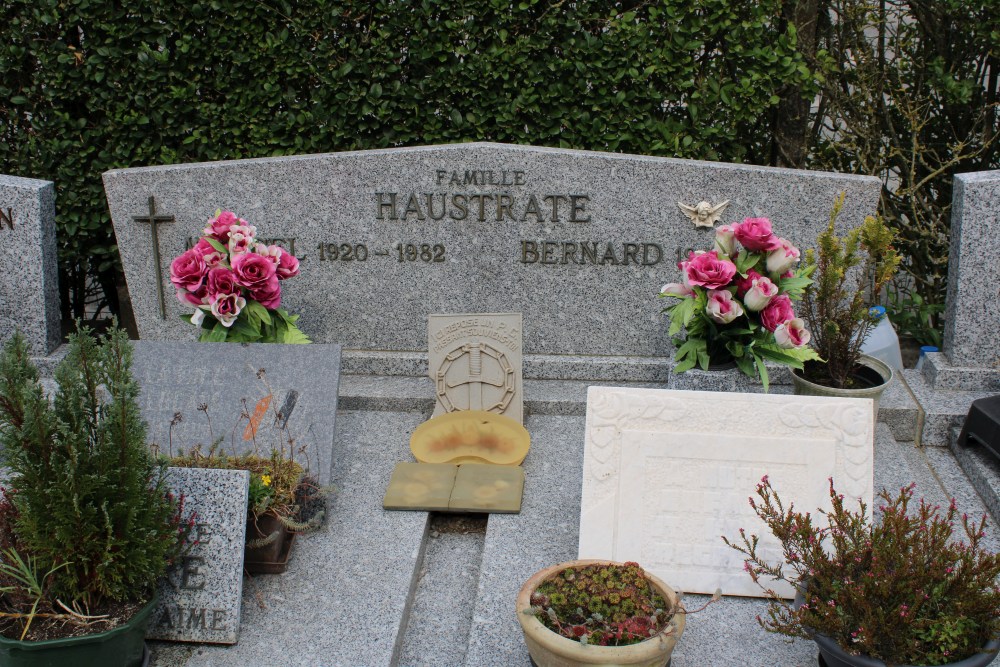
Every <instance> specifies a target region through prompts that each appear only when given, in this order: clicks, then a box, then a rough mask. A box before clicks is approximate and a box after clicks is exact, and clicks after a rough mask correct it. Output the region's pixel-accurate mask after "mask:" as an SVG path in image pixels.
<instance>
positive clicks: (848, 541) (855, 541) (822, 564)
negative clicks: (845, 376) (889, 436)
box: [723, 476, 1000, 667]
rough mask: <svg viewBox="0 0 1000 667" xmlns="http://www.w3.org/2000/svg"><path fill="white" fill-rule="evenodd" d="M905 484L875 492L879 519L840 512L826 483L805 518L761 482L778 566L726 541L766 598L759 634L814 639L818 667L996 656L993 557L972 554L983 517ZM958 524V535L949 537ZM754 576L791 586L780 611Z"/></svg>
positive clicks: (969, 662)
mask: <svg viewBox="0 0 1000 667" xmlns="http://www.w3.org/2000/svg"><path fill="white" fill-rule="evenodd" d="M914 487H915V485H913V484H911V485H910V486H907V487H903V488H902V489H900V491H899V493H898V494H896V495H895V496H893V495H892V494H890V493H889V492H888V491H885V490H883V491H882V492H881V493H880V494H879V495H878V498H879V503H880V504H879V510H880V512H881V520H879V521H877V522H876V521H875V519H874V518H873V517H872V516H871V515H870V514H868V513H867V509H868V508H867V507H866V506H865V504H864V503H860V505H859V509H858V510H857V511H850V510H848V509H846V508H845V506H844V497H843V496H842V495H840V494H838V493H837V492H836V490H835V489H834V485H833V480H832V479H831V480H830V502H831V507H832V509H831V510H830V511H823V510H820V514H822V515H823V516H824V517H825V524H826V525H817V524H815V523H814V516H813V515H811V514H809V513H806V514H803V513H801V512H796V511H795V509H794V507H793V506H791V505H789V506H788V508H787V509H785V505H784V504H783V503H782V501H781V499H780V498H779V497H778V493H777V491H775V490H774V488H773V487H772V486H771V483H770V481H769V480H768V479H767V477H766V476H765V477H764V478H763V479H762V480H761V483H760V484H758V485H757V496H758V498H759V500H758V501H755V500H754V499H753V498H751V499H750V506H751V507H752V508H753V509H754V511H755V512H756V513H757V516H759V517H760V518H761V519H762V520H763V521H764V523H765V524H766V525H767V527H768V529H769V530H770V531H771V533H772V534H773V535H774V536H775V537H776V538H777V539H778V541H779V542H780V544H781V550H782V553H783V554H784V562H783V563H769V562H767V561H766V560H764V558H763V557H762V555H761V553H760V551H759V549H758V537H757V536H756V535H751V536H749V537H748V536H747V535H746V533H745V532H744V531H743V530H741V531H740V538H739V540H738V541H736V542H730V541H729V540H728V539H725V538H723V539H724V540H725V541H726V544H728V545H729V546H730V547H732V548H733V549H736V550H737V551H739V552H740V553H742V554H744V556H746V559H745V569H746V571H747V572H748V573H749V574H750V576H751V577H752V578H753V580H754V581H755V582H757V583H758V585H760V586H761V588H762V589H764V591H765V593H766V594H767V596H768V597H769V598H770V600H771V602H770V605H769V608H768V613H767V618H766V619H762V618H760V617H758V621H759V622H760V624H761V626H763V627H764V629H766V630H767V631H769V632H777V633H781V634H784V635H787V636H789V637H805V638H811V639H813V640H815V642H816V643H817V645H818V646H819V651H820V655H821V656H822V657H823V660H824V661H825V663H826V664H827V665H828V667H885V666H886V665H952V666H953V667H958V666H961V667H982V666H983V665H987V664H989V663H990V662H992V661H993V659H994V658H995V657H996V651H997V649H998V648H1000V641H998V640H997V637H998V629H1000V626H998V623H1000V621H998V619H1000V587H998V584H997V577H998V576H1000V555H997V554H994V553H990V552H988V551H987V550H986V549H985V548H984V546H983V543H982V541H983V538H984V537H985V531H984V529H985V526H986V517H985V516H984V517H983V518H982V519H981V520H980V521H978V522H977V521H974V520H970V519H969V517H968V516H967V515H964V514H961V515H960V513H959V511H958V509H957V508H956V506H955V501H954V500H952V501H951V504H950V505H949V507H948V508H947V509H946V510H943V511H942V509H941V508H940V507H937V506H932V505H930V504H928V503H927V502H926V501H924V500H923V499H921V500H920V502H919V505H918V506H917V507H912V500H913V490H914ZM956 525H961V526H962V532H963V533H964V535H962V536H961V538H960V539H959V538H958V537H956V536H955V535H953V532H954V527H955V526H956ZM762 578H768V579H771V580H781V581H786V582H788V583H790V584H792V585H793V586H794V587H795V589H796V591H797V592H798V594H797V597H796V600H795V603H794V604H792V605H789V604H788V602H787V601H785V600H782V599H781V598H779V597H778V596H777V595H776V594H775V593H774V591H773V590H772V589H770V588H768V587H767V586H765V585H764V584H763V583H761V579H762Z"/></svg>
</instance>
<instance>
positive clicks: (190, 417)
mask: <svg viewBox="0 0 1000 667" xmlns="http://www.w3.org/2000/svg"><path fill="white" fill-rule="evenodd" d="M189 334H190V332H189ZM134 349H135V353H134V359H133V365H132V372H133V375H134V376H135V378H136V380H137V381H138V382H139V384H140V385H141V387H142V392H141V394H140V396H139V405H140V408H141V409H142V415H143V419H145V420H146V422H147V423H148V424H149V428H148V438H149V441H150V443H152V444H153V446H155V447H156V448H157V449H158V450H159V451H160V452H161V453H164V454H167V455H175V454H177V453H179V452H180V451H181V450H189V449H190V448H192V447H196V446H199V445H200V446H201V447H202V448H203V451H208V449H209V448H210V447H211V446H212V444H213V442H215V441H216V440H218V441H219V445H218V446H219V447H220V448H221V449H222V450H223V451H226V452H230V453H247V452H253V453H258V454H261V455H263V456H270V454H271V451H272V448H278V449H279V450H283V451H285V452H286V454H287V455H290V456H292V457H293V458H295V459H296V460H297V461H299V462H300V463H301V464H302V465H303V467H304V468H306V469H307V470H308V471H310V472H312V473H313V474H315V475H316V476H317V478H318V479H319V482H320V483H321V484H326V483H327V482H328V481H329V479H330V467H331V463H332V460H333V441H334V434H335V430H336V411H337V400H336V397H337V393H338V391H339V384H340V346H339V345H332V344H327V345H321V344H313V345H280V344H261V343H257V344H229V343H197V342H161V341H146V340H140V341H135V342H134Z"/></svg>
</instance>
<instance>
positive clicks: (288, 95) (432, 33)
mask: <svg viewBox="0 0 1000 667" xmlns="http://www.w3.org/2000/svg"><path fill="white" fill-rule="evenodd" d="M633 4H634V5H635V7H634V8H633V9H631V10H630V9H628V6H630V5H633ZM781 5H782V2H780V1H779V0H762V1H759V2H754V3H745V2H732V1H731V0H701V1H699V2H696V3H692V2H688V1H686V0H655V1H653V2H649V3H617V2H616V3H612V2H607V1H606V0H600V1H598V0H582V1H581V2H575V3H562V4H552V3H549V2H540V1H538V0H528V1H523V2H511V1H510V0H483V1H477V2H456V1H455V0H421V1H417V2H398V1H395V0H393V1H390V0H374V1H370V0H364V1H360V0H341V1H337V2H323V1H320V2H287V1H283V0H277V1H276V2H267V3H260V2H248V1H247V0H212V1H207V2H197V1H195V2H182V3H169V2H156V3H115V2H93V1H92V0H68V1H67V0H2V2H0V26H2V27H3V35H4V39H3V40H2V41H0V72H3V75H2V79H0V173H11V174H17V175H20V176H29V177H35V178H46V179H50V180H53V181H55V182H56V186H57V189H58V192H57V195H58V197H57V205H58V215H57V219H58V223H59V231H60V233H59V239H60V245H61V258H62V263H63V267H64V269H66V270H69V268H71V267H79V266H85V267H87V268H88V269H89V270H90V271H91V272H96V271H100V270H102V269H106V268H108V267H113V266H114V265H115V264H116V263H117V261H118V259H117V254H116V249H115V247H114V238H113V235H112V231H111V225H110V223H109V218H108V213H107V207H106V204H105V200H104V193H103V189H102V184H101V173H102V172H104V171H106V170H108V169H111V168H117V167H132V166H141V165H151V164H171V163H182V162H195V161H205V160H222V159H237V158H251V157H264V156H273V155H287V154H300V153H317V152H327V151H341V150H351V149H373V148H384V147H391V146H405V145H415V144H433V143H447V142H456V141H473V140H490V141H500V142H509V143H519V144H527V143H532V144H537V145H543V146H564V147H571V148H580V149H597V150H607V151H622V152H631V153H640V154H652V155H667V156H677V157H691V158H701V159H717V160H723V161H727V162H730V161H735V162H756V163H762V162H767V160H768V159H769V156H770V152H771V148H770V131H769V120H768V117H769V114H768V110H769V109H770V108H772V107H774V106H775V105H776V104H777V103H778V101H779V98H778V92H779V91H780V90H782V89H784V88H785V87H789V86H790V87H795V88H801V89H802V94H803V95H804V96H806V97H808V98H809V99H811V98H812V96H813V94H814V92H815V89H816V85H815V82H814V80H813V76H812V73H811V71H810V70H809V69H808V68H807V67H806V66H805V65H804V64H803V59H802V58H801V57H800V56H799V55H798V54H797V52H796V50H795V37H794V34H793V33H791V32H788V31H786V30H784V29H783V28H782V27H781V22H780V21H778V20H776V19H777V17H778V16H780V12H781ZM235 204H236V203H232V204H230V205H235ZM136 213H137V214H138V213H140V212H138V211H137V212H136Z"/></svg>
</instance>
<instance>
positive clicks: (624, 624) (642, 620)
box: [528, 563, 678, 646]
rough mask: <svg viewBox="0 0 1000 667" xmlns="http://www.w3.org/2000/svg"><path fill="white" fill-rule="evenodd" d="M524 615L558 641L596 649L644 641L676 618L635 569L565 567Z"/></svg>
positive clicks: (539, 591)
mask: <svg viewBox="0 0 1000 667" xmlns="http://www.w3.org/2000/svg"><path fill="white" fill-rule="evenodd" d="M528 611H529V613H533V614H535V617H536V618H538V620H539V621H541V622H542V624H544V625H545V627H547V628H548V629H550V630H552V631H553V632H557V633H559V634H560V635H562V636H563V637H567V638H569V639H575V640H579V641H580V642H583V643H585V644H596V645H600V646H626V645H628V644H635V643H638V642H641V641H644V640H646V639H649V638H650V637H653V636H655V635H656V634H657V633H659V632H660V631H661V630H662V629H663V628H665V627H666V626H667V624H668V623H669V622H670V619H671V617H673V615H674V613H675V612H678V610H676V609H674V608H672V607H671V605H670V604H669V601H667V600H664V599H663V596H662V595H660V594H659V593H658V592H657V591H656V589H655V588H654V587H653V585H652V584H651V583H650V581H649V579H647V578H646V573H645V572H644V571H643V569H642V568H641V567H639V564H638V563H625V564H623V565H618V564H593V565H585V566H582V567H568V568H566V569H564V570H562V571H560V572H559V573H558V574H556V575H555V576H553V577H552V578H550V579H547V580H546V581H544V582H543V583H542V584H541V585H540V586H539V587H538V588H537V589H535V591H534V592H533V593H532V594H531V608H530V609H529V610H528Z"/></svg>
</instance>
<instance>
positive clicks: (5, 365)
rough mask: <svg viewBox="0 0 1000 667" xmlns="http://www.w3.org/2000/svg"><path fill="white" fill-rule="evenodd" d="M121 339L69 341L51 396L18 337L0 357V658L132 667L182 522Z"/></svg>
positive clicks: (177, 551)
mask: <svg viewBox="0 0 1000 667" xmlns="http://www.w3.org/2000/svg"><path fill="white" fill-rule="evenodd" d="M131 355H132V348H131V346H130V345H129V342H128V338H127V336H126V334H125V332H124V331H121V330H117V329H114V328H113V329H112V330H111V331H110V332H109V333H107V334H106V335H105V336H104V338H103V339H102V340H100V341H98V340H97V339H95V338H93V337H91V335H90V332H89V330H87V329H82V330H81V331H80V332H79V333H77V334H74V335H72V336H70V341H69V353H68V354H67V355H66V358H65V359H64V360H63V361H62V362H61V363H60V364H59V366H58V368H57V370H56V373H55V379H56V381H57V382H58V389H57V391H56V392H55V395H54V397H53V398H52V401H51V402H50V400H49V398H48V397H47V396H46V394H45V392H44V391H43V389H42V387H41V385H40V383H39V375H38V371H37V369H35V367H34V366H33V365H32V364H31V361H30V357H29V352H28V347H27V345H26V343H25V341H24V339H23V338H22V337H21V336H20V335H16V336H15V337H14V338H13V339H12V340H11V341H9V342H8V344H7V345H6V346H5V347H4V350H3V354H2V356H0V446H2V449H3V455H4V463H5V464H6V465H7V466H8V467H9V469H10V478H9V480H8V486H7V488H5V489H4V490H3V495H2V499H0V610H2V613H0V663H2V664H4V665H11V666H18V667H20V666H22V665H56V664H59V665H74V667H87V666H88V665H94V666H98V665H100V666H101V667H108V666H123V667H132V666H135V665H138V664H140V662H141V661H142V658H143V637H144V635H145V629H146V625H147V624H148V622H149V618H150V614H151V613H152V611H153V608H154V607H155V604H156V594H155V593H156V585H157V581H158V580H159V579H160V577H161V576H163V575H164V574H165V573H166V571H167V567H168V566H169V565H170V564H171V562H172V561H173V560H174V559H176V558H177V557H178V556H180V555H181V553H182V551H183V549H184V547H185V545H186V539H187V536H188V533H189V531H190V529H191V526H192V525H193V523H194V518H193V517H189V518H188V519H186V520H185V519H184V517H183V502H182V501H178V500H175V499H174V498H173V497H172V496H171V495H170V494H169V493H168V492H167V487H166V484H165V482H164V478H163V471H162V469H161V468H160V467H158V466H157V465H156V464H155V462H154V461H153V459H152V458H151V456H150V454H149V451H148V450H147V448H146V425H145V424H144V423H143V421H142V419H141V417H140V413H139V407H138V405H137V403H136V396H137V395H138V393H139V387H138V385H137V384H136V382H135V381H134V380H133V378H132V376H131V373H130V370H129V368H130V364H131Z"/></svg>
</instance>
